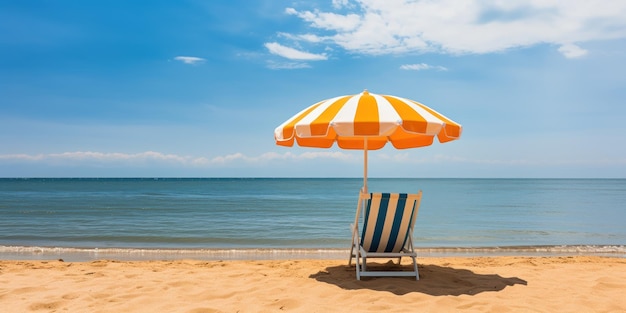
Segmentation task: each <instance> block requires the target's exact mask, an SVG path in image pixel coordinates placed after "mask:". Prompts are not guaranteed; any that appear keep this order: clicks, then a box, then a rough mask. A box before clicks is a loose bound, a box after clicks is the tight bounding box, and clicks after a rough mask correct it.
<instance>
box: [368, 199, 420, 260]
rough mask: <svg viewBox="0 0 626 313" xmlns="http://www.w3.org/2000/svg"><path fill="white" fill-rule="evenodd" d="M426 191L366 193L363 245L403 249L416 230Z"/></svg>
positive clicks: (377, 249) (372, 248) (370, 248)
mask: <svg viewBox="0 0 626 313" xmlns="http://www.w3.org/2000/svg"><path fill="white" fill-rule="evenodd" d="M421 198H422V192H421V191H420V192H419V193H417V194H406V193H370V194H366V195H365V199H364V201H365V211H364V212H363V213H364V215H365V216H364V221H363V231H362V234H361V245H362V247H363V249H365V251H367V252H399V251H401V250H402V248H403V247H404V246H405V244H406V243H407V240H408V238H409V234H411V233H412V232H413V227H414V226H415V218H416V217H417V211H418V209H419V205H420V201H421Z"/></svg>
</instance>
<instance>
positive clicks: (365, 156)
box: [363, 137, 367, 193]
mask: <svg viewBox="0 0 626 313" xmlns="http://www.w3.org/2000/svg"><path fill="white" fill-rule="evenodd" d="M363 192H364V193H367V137H365V139H364V144H363Z"/></svg>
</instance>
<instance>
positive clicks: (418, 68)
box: [400, 63, 448, 71]
mask: <svg viewBox="0 0 626 313" xmlns="http://www.w3.org/2000/svg"><path fill="white" fill-rule="evenodd" d="M400 69H402V70H407V71H424V70H436V71H447V70H448V69H447V68H445V67H443V66H439V65H429V64H426V63H418V64H404V65H402V66H400Z"/></svg>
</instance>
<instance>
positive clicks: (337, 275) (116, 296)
mask: <svg viewBox="0 0 626 313" xmlns="http://www.w3.org/2000/svg"><path fill="white" fill-rule="evenodd" d="M419 261H420V266H419V270H420V280H419V281H415V280H414V279H411V278H365V279H364V280H362V281H357V280H356V279H355V273H354V268H353V267H348V265H347V262H346V260H288V261H286V260H280V261H275V260H274V261H272V260H262V261H195V260H181V261H111V260H101V261H93V262H63V261H62V260H51V261H0V311H2V312H151V313H155V312H190V313H191V312H194V313H198V312H418V311H419V312H458V311H463V312H626V259H623V258H608V257H595V256H574V257H508V256H504V257H467V258H463V257H441V258H439V257H436V258H435V257H429V258H421V259H420V260H419Z"/></svg>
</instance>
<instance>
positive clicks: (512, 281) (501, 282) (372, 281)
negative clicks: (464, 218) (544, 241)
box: [309, 262, 527, 296]
mask: <svg viewBox="0 0 626 313" xmlns="http://www.w3.org/2000/svg"><path fill="white" fill-rule="evenodd" d="M374 266H383V267H386V268H389V269H391V270H394V269H395V270H398V269H401V268H405V269H412V266H409V267H406V266H402V267H401V266H398V265H394V264H392V263H391V262H390V263H387V264H382V265H380V264H379V265H374ZM368 267H369V268H372V265H370V264H369V262H368ZM372 269H373V268H372ZM418 269H419V276H420V279H419V280H415V277H375V278H374V277H372V278H370V277H361V280H360V281H359V280H357V279H356V273H355V268H354V265H352V266H349V265H347V264H346V265H340V266H331V267H327V268H326V270H325V271H320V272H318V273H316V274H312V275H310V276H309V277H310V278H313V279H316V280H317V281H320V282H324V283H328V284H332V285H336V286H338V287H340V288H342V289H346V290H359V289H369V290H375V291H387V292H391V293H394V294H396V295H405V294H408V293H414V292H419V293H424V294H428V295H431V296H460V295H476V294H479V293H482V292H489V291H501V290H503V289H504V288H506V287H507V286H514V285H518V284H519V285H527V282H526V281H525V280H523V279H520V278H517V277H502V276H500V275H497V274H477V273H474V272H472V271H470V270H467V269H457V268H452V267H443V266H438V265H430V264H425V265H419V266H418Z"/></svg>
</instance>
